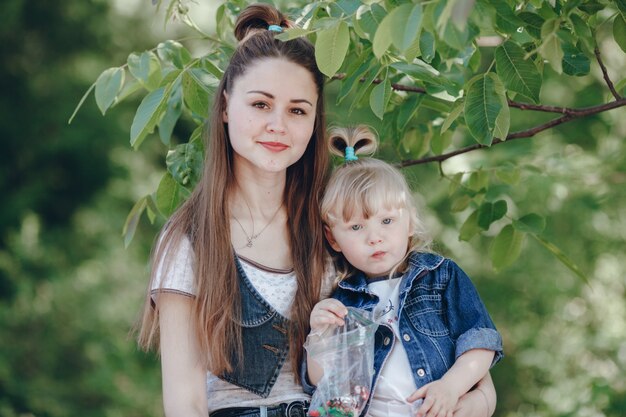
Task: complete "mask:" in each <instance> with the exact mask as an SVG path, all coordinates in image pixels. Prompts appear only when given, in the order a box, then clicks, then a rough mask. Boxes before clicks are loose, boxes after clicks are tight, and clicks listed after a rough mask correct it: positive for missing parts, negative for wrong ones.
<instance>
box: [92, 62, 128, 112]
mask: <svg viewBox="0 0 626 417" xmlns="http://www.w3.org/2000/svg"><path fill="white" fill-rule="evenodd" d="M123 84H124V70H123V69H122V68H109V69H107V70H104V71H103V72H102V74H100V76H99V77H98V79H97V80H96V104H97V105H98V108H99V109H100V111H101V112H102V114H103V115H104V114H105V113H106V111H107V110H108V108H109V107H111V105H112V104H113V103H114V102H115V97H116V96H117V93H119V92H120V90H121V89H122V85H123Z"/></svg>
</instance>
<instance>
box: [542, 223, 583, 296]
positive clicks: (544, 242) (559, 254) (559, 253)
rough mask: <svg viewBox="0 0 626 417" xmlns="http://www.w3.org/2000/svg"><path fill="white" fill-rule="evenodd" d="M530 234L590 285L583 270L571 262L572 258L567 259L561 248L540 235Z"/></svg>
mask: <svg viewBox="0 0 626 417" xmlns="http://www.w3.org/2000/svg"><path fill="white" fill-rule="evenodd" d="M531 236H532V237H534V238H535V239H536V240H537V241H538V242H539V243H541V244H542V245H543V246H544V247H545V248H546V249H548V250H549V251H550V252H551V253H552V254H553V255H554V256H556V258H557V259H558V260H559V261H560V262H561V263H562V264H563V265H565V266H566V267H567V268H569V270H570V271H572V272H573V273H575V274H576V275H578V277H579V278H581V279H582V280H583V281H584V282H585V283H586V284H587V285H590V284H589V280H588V279H587V277H586V276H585V274H583V272H582V271H581V269H580V268H579V267H578V265H576V264H575V263H574V262H572V260H571V259H569V258H568V257H567V255H565V253H563V251H562V250H561V249H559V248H558V247H556V246H555V245H554V244H553V243H551V242H548V241H547V240H545V239H543V238H542V237H540V236H537V235H535V234H531Z"/></svg>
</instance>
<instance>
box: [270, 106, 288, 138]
mask: <svg viewBox="0 0 626 417" xmlns="http://www.w3.org/2000/svg"><path fill="white" fill-rule="evenodd" d="M267 131H268V132H270V133H279V134H282V133H285V131H286V126H285V116H284V115H283V114H282V112H280V111H275V112H273V113H272V114H271V115H270V118H269V120H268V122H267Z"/></svg>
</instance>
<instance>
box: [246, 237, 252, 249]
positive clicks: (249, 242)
mask: <svg viewBox="0 0 626 417" xmlns="http://www.w3.org/2000/svg"><path fill="white" fill-rule="evenodd" d="M246 246H247V247H249V248H251V247H252V239H250V238H248V243H246Z"/></svg>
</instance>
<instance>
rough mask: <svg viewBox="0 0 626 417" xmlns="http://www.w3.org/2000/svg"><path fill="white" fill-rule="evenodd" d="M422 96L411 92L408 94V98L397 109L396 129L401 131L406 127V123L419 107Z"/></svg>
mask: <svg viewBox="0 0 626 417" xmlns="http://www.w3.org/2000/svg"><path fill="white" fill-rule="evenodd" d="M423 98H424V96H423V95H422V94H413V95H411V96H409V98H408V99H407V100H406V101H405V102H404V103H402V105H401V106H399V108H398V109H397V112H398V120H397V126H398V130H400V131H402V130H404V128H405V127H406V125H407V124H408V123H409V122H410V121H411V119H412V118H413V116H415V113H417V110H418V109H419V108H420V103H421V102H422V99H423Z"/></svg>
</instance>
